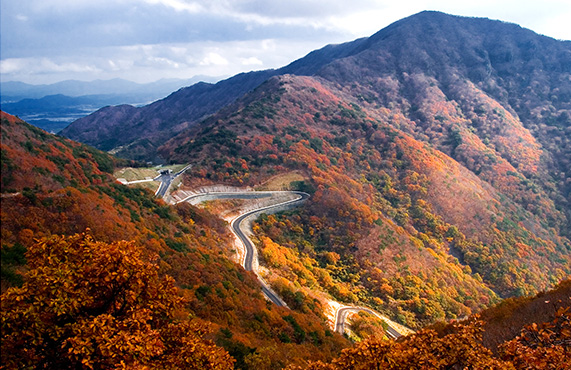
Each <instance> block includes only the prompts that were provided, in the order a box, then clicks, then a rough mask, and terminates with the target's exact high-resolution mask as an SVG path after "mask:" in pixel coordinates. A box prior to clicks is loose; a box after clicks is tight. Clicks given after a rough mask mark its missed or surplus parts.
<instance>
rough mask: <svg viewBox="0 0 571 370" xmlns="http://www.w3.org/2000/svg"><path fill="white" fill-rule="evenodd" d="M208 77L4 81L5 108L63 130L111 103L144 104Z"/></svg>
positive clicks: (40, 124) (25, 118)
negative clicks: (34, 82) (146, 80)
mask: <svg viewBox="0 0 571 370" xmlns="http://www.w3.org/2000/svg"><path fill="white" fill-rule="evenodd" d="M201 80H205V81H210V80H211V79H209V78H208V77H195V78H192V79H188V80H182V79H163V80H159V81H156V82H152V83H147V84H138V83H134V82H131V81H127V80H122V79H113V80H96V81H91V82H84V81H74V80H69V81H62V82H58V83H55V84H49V85H30V84H25V83H22V82H15V81H7V82H4V83H2V88H1V96H2V109H3V110H4V111H6V112H9V113H11V114H14V115H17V116H19V117H20V118H22V119H23V120H25V121H27V122H29V123H31V124H33V125H36V126H38V127H40V128H43V129H45V130H47V131H49V132H54V133H56V132H59V131H60V130H62V129H63V128H65V127H66V126H68V125H69V124H70V123H71V122H73V121H75V120H77V119H79V118H82V117H85V116H87V115H88V114H90V113H92V112H94V111H96V110H98V109H100V108H102V107H105V106H109V105H121V104H131V105H135V106H141V105H146V104H149V103H150V102H152V101H155V100H157V99H160V98H163V97H165V96H166V95H168V94H170V93H171V92H172V91H175V90H178V89H180V88H181V87H184V86H188V85H191V84H193V83H196V82H197V81H201Z"/></svg>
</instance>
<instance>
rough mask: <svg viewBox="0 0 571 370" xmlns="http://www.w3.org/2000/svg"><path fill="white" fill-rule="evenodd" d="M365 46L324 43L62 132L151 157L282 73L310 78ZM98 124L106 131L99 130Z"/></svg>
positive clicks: (90, 119)
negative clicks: (270, 65)
mask: <svg viewBox="0 0 571 370" xmlns="http://www.w3.org/2000/svg"><path fill="white" fill-rule="evenodd" d="M364 42H365V39H360V40H356V41H353V42H350V43H347V44H342V45H328V46H326V47H324V48H323V49H321V50H317V51H314V52H312V53H310V54H308V55H307V56H306V57H305V58H303V59H300V60H298V61H295V62H293V63H291V64H290V65H288V66H286V67H283V68H280V69H278V70H265V71H257V72H249V73H241V74H238V75H236V76H234V77H231V78H229V79H227V80H224V81H220V82H218V83H216V84H207V83H198V84H195V85H192V86H189V87H186V88H183V89H180V90H179V91H177V92H174V93H172V94H171V95H169V96H168V97H166V98H164V99H162V100H159V101H156V102H154V103H152V104H150V105H147V106H144V107H141V108H138V109H136V110H133V114H132V115H129V116H128V117H124V118H120V119H118V120H111V121H110V120H109V115H110V114H112V113H110V110H111V111H112V110H113V108H110V109H105V111H104V112H103V111H98V112H94V113H93V114H91V115H89V116H87V117H84V118H82V119H79V120H77V121H75V122H73V123H72V124H71V125H70V126H69V127H67V128H66V129H65V130H62V132H61V134H62V135H64V136H66V137H69V138H71V139H73V140H77V141H80V142H83V143H87V144H90V145H93V146H95V147H97V148H100V149H102V150H113V151H114V152H116V153H117V155H119V156H124V157H129V158H133V159H154V158H155V154H154V153H155V152H156V148H157V147H158V146H160V145H161V144H162V143H163V142H164V141H165V140H168V139H170V138H171V137H172V136H174V135H175V134H176V133H178V132H180V131H182V130H184V129H185V128H187V127H189V126H190V125H192V124H194V123H196V122H198V121H199V120H200V119H202V118H204V117H206V116H208V115H210V114H212V113H214V112H216V111H217V110H219V109H220V108H222V107H224V106H226V105H228V104H230V103H232V102H233V101H235V100H236V99H237V98H238V97H240V96H241V95H243V94H245V93H246V92H248V91H250V90H252V89H254V88H256V87H257V86H259V85H260V84H261V83H262V82H264V81H266V80H267V79H268V78H270V77H272V76H275V75H280V74H286V73H295V74H313V73H315V72H316V71H317V70H319V69H320V68H321V67H323V66H324V65H325V64H327V63H329V62H331V61H332V60H335V59H336V58H341V57H345V56H348V55H351V54H352V53H355V52H356V51H357V50H359V47H360V46H361V45H362V44H363V43H364ZM118 109H121V110H123V109H124V108H118ZM119 116H120V115H119ZM102 125H105V127H104V128H101V126H102Z"/></svg>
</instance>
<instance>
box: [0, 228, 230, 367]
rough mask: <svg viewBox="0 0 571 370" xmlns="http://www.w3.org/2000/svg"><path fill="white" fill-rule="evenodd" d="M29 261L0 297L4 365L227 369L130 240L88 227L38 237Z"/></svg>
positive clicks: (226, 359)
mask: <svg viewBox="0 0 571 370" xmlns="http://www.w3.org/2000/svg"><path fill="white" fill-rule="evenodd" d="M26 258H27V261H28V265H29V268H30V269H29V272H28V273H27V276H26V278H25V281H24V284H23V285H22V287H19V288H10V289H9V290H8V291H6V293H5V294H3V295H2V333H3V336H2V366H3V367H4V368H6V369H16V368H19V369H21V368H57V369H70V368H74V369H81V368H83V369H102V368H106V369H109V368H163V369H168V368H172V369H175V368H186V369H227V368H232V364H233V359H232V358H231V357H230V356H229V355H228V353H227V352H226V351H225V350H223V349H221V348H219V347H217V346H215V345H214V344H213V343H211V342H209V341H207V340H206V339H204V335H205V334H206V333H207V332H208V326H207V325H206V324H204V323H203V322H199V321H198V320H184V319H183V318H179V317H177V312H179V311H178V308H179V307H180V303H181V298H180V297H179V296H178V295H177V290H176V287H175V286H174V280H173V279H172V278H170V277H168V276H160V275H159V273H158V267H157V265H156V264H154V263H153V262H152V261H150V260H149V258H148V257H146V256H144V255H143V254H142V253H141V251H140V250H139V249H138V248H137V246H136V245H135V243H133V242H126V241H121V242H114V243H111V244H108V243H103V242H97V241H95V240H94V239H93V238H92V237H91V236H90V235H89V231H87V232H86V233H82V234H76V235H73V236H69V237H60V236H53V237H49V238H45V239H43V240H40V241H38V243H36V244H35V245H33V246H32V247H31V248H29V249H28V251H27V253H26ZM179 316H180V315H179Z"/></svg>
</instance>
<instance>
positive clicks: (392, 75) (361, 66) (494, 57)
mask: <svg viewBox="0 0 571 370" xmlns="http://www.w3.org/2000/svg"><path fill="white" fill-rule="evenodd" d="M497 35H502V37H497ZM570 45H571V42H568V41H556V40H553V39H550V38H548V37H544V36H540V35H537V34H535V33H533V32H531V31H529V30H525V29H522V28H521V27H519V26H517V25H513V24H507V23H502V22H498V21H491V20H488V19H478V18H464V17H455V16H450V15H446V14H443V13H438V12H422V13H419V14H416V15H414V16H411V17H409V18H406V19H403V20H401V21H399V22H396V23H394V24H392V25H391V26H389V27H387V28H385V29H383V30H381V31H379V32H378V33H377V34H375V35H373V36H371V37H370V38H365V39H359V40H356V41H353V42H350V43H346V44H341V45H329V46H326V47H324V48H323V49H320V50H316V51H314V52H312V53H310V54H308V55H307V56H306V57H304V58H302V59H300V60H298V61H295V62H293V63H291V64H290V65H288V66H286V67H284V68H281V69H279V70H274V71H261V72H252V73H247V74H241V75H237V76H235V77H233V78H230V79H228V80H225V81H222V82H219V83H218V84H216V85H208V84H197V85H193V86H191V87H188V88H185V89H181V90H180V91H178V92H176V93H174V94H172V95H171V96H169V97H168V98H165V99H164V100H162V101H160V102H157V103H155V104H152V105H151V106H147V107H143V108H140V109H138V110H137V111H135V112H136V113H135V112H133V113H131V114H130V115H129V116H128V117H121V115H117V116H116V117H113V118H110V117H109V115H107V116H105V115H102V114H100V113H99V112H96V113H94V114H93V115H91V116H89V117H86V118H84V119H82V120H79V121H77V122H75V123H73V124H72V125H71V126H70V127H69V128H68V129H67V130H65V131H64V132H63V134H64V135H66V136H68V137H70V138H73V139H76V140H79V141H82V142H86V143H89V144H92V145H95V146H97V147H99V148H101V149H104V150H110V149H113V148H117V147H120V149H121V150H120V151H119V152H118V153H119V154H120V155H122V156H126V157H131V158H135V157H136V158H145V157H146V158H148V159H152V158H154V154H155V153H154V148H156V147H157V146H159V145H161V144H162V141H163V140H165V139H168V138H170V137H172V136H174V135H175V134H176V133H178V132H180V131H181V130H182V129H184V128H185V127H187V126H188V125H189V124H193V123H195V122H197V121H198V120H199V119H201V118H203V117H204V116H206V115H209V114H212V113H214V112H215V111H217V110H218V109H220V108H221V107H223V106H225V105H227V104H229V103H231V102H232V101H234V100H235V99H237V98H238V97H239V96H241V95H242V94H244V93H245V92H247V91H249V90H251V89H253V88H255V87H256V86H258V85H259V84H260V83H261V82H263V81H265V80H266V79H267V78H269V77H271V76H273V75H280V74H285V73H290V74H297V75H314V74H317V75H320V76H323V77H326V78H328V79H329V80H331V81H333V82H336V83H338V84H339V86H343V87H344V89H345V90H346V91H347V92H348V93H350V94H351V95H353V96H354V97H355V99H358V100H359V101H361V102H363V103H367V104H369V105H376V106H385V107H387V105H388V104H389V103H390V104H396V105H397V106H398V107H399V108H400V110H401V111H402V112H403V113H404V114H405V115H407V116H409V117H410V118H411V119H412V121H414V122H417V123H422V122H423V121H424V120H425V118H426V117H424V116H423V112H418V111H417V110H418V104H416V102H415V101H414V99H412V96H411V95H414V94H415V81H416V80H417V79H418V78H419V76H428V77H430V78H432V79H434V81H430V82H429V83H430V84H433V83H434V84H437V86H438V87H439V88H440V89H442V91H443V93H444V96H445V97H447V98H451V97H450V96H449V95H451V94H453V93H454V91H451V89H452V87H453V86H455V85H456V84H457V82H461V83H464V82H466V81H468V82H471V83H473V84H474V85H476V86H477V87H478V88H479V89H480V90H481V91H483V92H484V93H486V95H489V96H490V97H492V98H493V99H494V100H496V101H498V103H499V104H500V105H502V107H504V108H505V109H507V110H508V111H509V112H510V113H512V114H514V113H516V114H517V115H518V116H519V118H520V119H521V120H522V122H523V123H524V125H525V126H526V127H527V128H528V129H530V130H532V133H533V135H534V136H535V137H536V138H537V139H539V140H540V143H541V144H542V145H543V146H545V147H546V148H549V150H550V151H551V152H553V153H555V156H554V158H555V159H554V164H553V167H554V169H556V170H557V171H558V172H563V174H564V175H563V178H559V177H560V176H558V178H557V179H555V180H556V181H557V182H561V183H562V185H561V186H564V187H565V190H564V193H565V195H566V196H568V194H569V186H570V185H568V184H567V185H565V184H566V183H567V182H566V180H565V178H568V177H569V165H570V164H569V161H568V160H567V158H569V157H570V155H569V154H570V153H569V136H568V135H569V134H568V132H566V127H567V126H568V124H569V120H570V118H569V117H570V115H569V113H568V110H569V106H568V105H569V101H570V96H571V95H570V94H571V93H570V91H571V88H570V87H569V84H570V83H569V77H568V76H569V69H570V66H571V46H570ZM403 95H404V96H403ZM552 97H554V99H551V98H552ZM552 100H553V104H551V101H552ZM100 125H102V126H104V127H107V128H106V129H102V130H100V129H99V128H98V127H99V126H100ZM109 128H110V129H109ZM425 128H426V127H425V125H424V124H420V125H416V126H415V127H414V129H416V130H421V129H425ZM411 129H413V128H411ZM99 131H101V132H99ZM554 137H555V138H558V139H557V140H558V141H557V142H561V145H559V144H556V145H554V140H552V139H553V138H554ZM135 142H137V143H135Z"/></svg>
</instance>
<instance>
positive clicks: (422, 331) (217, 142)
mask: <svg viewBox="0 0 571 370" xmlns="http://www.w3.org/2000/svg"><path fill="white" fill-rule="evenodd" d="M64 134H65V135H67V136H69V137H73V138H75V139H78V140H81V141H83V142H85V143H89V144H93V145H96V146H97V147H99V148H100V149H104V150H112V152H114V153H118V154H119V155H120V156H123V157H125V158H130V159H143V160H151V161H152V160H162V161H166V162H170V163H179V164H180V163H184V164H185V165H186V164H189V165H191V166H189V167H188V168H189V169H188V170H187V171H186V172H185V173H184V175H182V178H183V184H182V186H181V187H180V188H178V190H176V189H173V192H175V194H174V195H175V196H176V195H177V194H176V191H179V190H181V193H182V191H187V192H194V191H197V192H198V191H201V188H203V187H205V186H219V187H221V188H225V187H229V186H233V187H242V188H244V189H249V190H256V189H266V190H267V189H270V190H275V189H289V190H299V191H303V192H306V193H308V194H309V198H308V199H307V200H306V201H305V202H304V203H303V206H301V207H296V208H294V209H290V210H287V211H284V212H280V213H277V214H270V215H262V216H260V217H259V218H258V219H257V220H255V222H254V223H253V224H252V232H253V236H252V240H253V242H254V243H255V244H256V247H257V250H258V254H259V257H260V265H261V267H262V270H263V275H264V278H265V279H266V280H267V281H268V283H269V284H270V285H271V287H272V288H273V289H274V290H275V291H276V292H277V293H278V294H279V295H280V296H281V297H282V298H283V299H284V301H285V302H287V304H288V305H289V308H286V307H277V306H275V305H273V304H272V303H271V302H269V301H266V300H265V299H264V297H263V295H262V293H261V290H260V286H259V281H258V280H257V279H256V276H255V275H254V274H253V273H251V272H247V271H245V270H244V269H243V268H242V267H241V266H239V265H238V264H236V263H235V262H232V261H235V260H237V258H236V251H235V250H234V244H233V243H234V236H233V234H232V233H231V232H230V231H229V228H228V224H227V223H226V222H225V221H223V220H222V219H221V218H220V213H222V211H225V212H230V211H231V210H229V208H232V205H233V203H232V202H231V201H227V202H226V203H224V202H222V203H215V202H214V203H212V202H211V203H208V204H207V205H206V206H203V207H200V208H199V207H194V206H191V205H189V204H187V203H180V204H176V205H167V204H166V203H165V202H163V201H162V200H159V199H155V198H154V197H153V194H151V193H150V192H149V191H147V190H144V189H141V188H131V187H127V186H124V185H122V184H119V183H116V182H115V180H114V179H113V177H112V175H111V174H112V173H113V169H114V168H115V167H116V166H118V165H126V164H129V165H134V166H136V165H137V163H135V162H128V161H127V160H126V159H117V158H114V157H112V156H110V155H109V154H107V153H104V152H100V151H99V150H96V149H93V148H90V147H87V146H85V145H82V144H78V143H75V142H72V141H70V140H68V139H63V138H61V137H56V136H53V135H50V134H47V133H45V132H43V131H41V130H38V129H36V128H33V127H31V126H29V125H27V124H26V123H24V122H22V121H20V120H19V119H17V118H15V117H12V116H9V115H6V114H3V115H2V144H1V145H2V146H1V154H2V210H1V221H2V225H1V230H2V291H3V292H4V295H3V298H2V300H3V303H2V304H3V318H2V320H3V321H2V325H3V332H4V331H6V333H8V334H6V335H4V334H3V341H4V342H3V344H6V345H9V346H10V347H9V348H10V349H11V350H10V356H8V355H4V354H3V356H6V357H3V360H2V361H3V363H4V362H5V363H7V364H10V366H11V367H12V368H17V367H19V366H17V365H21V363H19V362H18V361H20V360H18V359H24V358H28V357H30V356H35V357H30V358H35V359H36V360H34V361H36V363H41V364H42V365H43V366H46V367H49V366H55V365H57V366H60V367H61V366H64V365H60V364H59V363H57V361H68V362H65V364H71V365H69V366H76V365H77V364H78V363H79V362H77V361H80V362H81V359H87V360H86V361H88V362H87V363H89V364H97V366H102V367H106V366H107V367H109V366H115V365H117V364H119V362H118V361H119V360H118V359H113V356H111V355H109V356H107V355H106V354H105V353H107V354H109V353H112V352H113V351H111V352H101V351H100V347H98V346H95V347H96V348H95V349H94V347H90V345H88V344H86V343H87V342H89V343H106V344H105V345H109V346H111V345H115V344H116V343H120V342H121V341H119V342H113V341H112V340H111V341H110V340H108V339H109V338H116V336H117V335H118V336H122V338H128V339H125V340H124V342H125V343H136V344H137V345H136V346H134V347H133V348H136V349H135V350H133V352H129V351H127V352H125V353H124V354H122V355H121V357H122V358H123V359H125V361H126V362H127V363H129V365H132V366H147V365H148V366H155V367H161V366H162V367H166V368H169V367H171V368H175V367H177V366H179V367H180V366H183V365H182V364H183V362H180V361H187V360H186V359H194V360H196V361H198V362H195V363H191V364H185V365H184V366H187V367H189V368H192V366H195V368H200V366H203V368H208V366H210V368H229V367H231V366H235V368H241V369H276V368H284V367H288V366H289V367H290V369H297V368H298V367H301V368H310V369H328V370H333V369H335V370H337V369H368V368H375V367H379V368H384V367H387V368H391V366H392V368H403V367H406V368H413V367H415V366H416V367H418V366H420V367H424V368H442V369H444V368H456V367H462V368H464V367H468V368H472V367H473V368H499V369H503V368H505V369H513V368H517V369H520V368H521V369H523V368H530V367H532V368H562V369H563V368H565V367H564V366H565V364H566V363H568V362H569V361H567V360H568V359H569V358H570V357H571V354H570V353H569V348H571V346H570V342H569V341H570V338H569V333H570V327H569V325H570V318H569V312H570V311H569V306H571V301H570V300H569V299H571V297H570V293H569V281H568V279H569V278H570V276H571V240H570V238H571V151H570V146H569V144H570V142H571V42H569V41H558V40H554V39H550V38H548V37H544V36H541V35H537V34H535V33H533V32H532V31H529V30H526V29H522V28H521V27H519V26H517V25H513V24H507V23H503V22H498V21H491V20H488V19H481V18H465V17H455V16H450V15H446V14H443V13H438V12H422V13H419V14H417V15H414V16H411V17H409V18H406V19H403V20H401V21H399V22H396V23H394V24H392V25H391V26H389V27H387V28H385V29H383V30H381V31H379V32H378V33H376V34H375V35H373V36H371V37H369V38H364V39H359V40H356V41H353V42H350V43H346V44H341V45H330V46H327V47H325V48H323V49H320V50H316V51H314V52H312V53H310V54H309V55H308V56H306V57H305V58H302V59H300V60H298V61H295V62H293V63H291V64H290V65H288V66H286V67H283V68H282V69H279V70H269V71H260V72H252V73H249V74H241V75H238V76H235V77H233V78H230V79H228V80H226V81H222V82H220V83H218V84H216V85H209V84H197V85H193V86H191V87H189V88H186V89H182V90H180V91H178V92H175V93H173V94H172V95H170V96H169V97H167V98H165V99H163V100H161V101H158V102H155V103H154V104H151V105H148V106H146V107H141V108H135V107H132V106H120V107H107V108H104V109H102V110H100V111H98V112H96V113H94V114H93V115H91V116H89V117H86V118H85V119H83V120H80V121H77V122H76V123H74V124H72V125H71V126H70V127H69V128H68V129H67V130H66V131H65V132H64ZM185 194H187V193H185ZM181 197H183V196H182V195H181ZM238 203H239V201H237V203H235V204H238ZM235 204H234V205H235ZM78 251H79V252H78ZM82 251H85V253H87V254H89V255H91V254H93V255H94V257H93V258H92V259H89V260H88V261H85V260H82V258H81V256H80V255H78V254H77V253H80V254H81V253H83V252H82ZM125 251H126V252H128V253H125ZM130 254H132V255H133V256H134V257H133V259H130V258H129V255H130ZM108 259H111V260H112V261H113V263H116V264H117V266H120V268H118V271H119V272H120V273H119V272H117V273H115V274H113V271H111V273H110V276H115V277H116V278H118V279H120V278H121V276H125V274H126V275H129V271H131V270H133V271H136V273H137V274H139V275H137V276H138V278H137V279H135V280H130V279H127V282H124V284H123V285H122V283H121V281H120V280H117V281H116V283H117V284H118V285H119V286H121V287H123V286H126V288H125V290H121V293H120V294H123V295H122V296H121V297H119V298H117V296H113V295H112V296H111V297H107V298H106V299H107V301H108V302H112V303H109V304H108V305H106V306H104V307H100V306H97V305H96V304H93V302H91V301H90V300H89V299H84V298H85V297H90V296H99V294H101V292H100V290H103V291H105V286H106V284H101V281H100V280H99V279H101V278H103V279H105V278H106V276H107V274H108V271H107V270H102V271H100V270H98V269H97V264H102V263H100V262H97V261H102V260H108ZM93 271H97V273H92V272H93ZM54 276H55V277H54ZM139 277H140V279H139ZM76 280H77V281H80V282H81V283H77V284H76V283H73V284H70V282H71V281H76ZM41 281H47V282H50V281H53V284H54V287H60V289H55V288H50V287H47V286H45V285H42V284H39V283H38V282H41ZM139 281H143V283H142V285H148V286H149V287H150V288H149V289H147V290H145V289H141V288H140V287H141V283H140V282H139ZM558 284H559V285H558ZM90 285H93V286H94V287H97V288H93V289H94V290H93V291H89V290H88V291H87V292H86V290H85V289H87V288H86V287H88V286H90ZM553 288H556V289H555V290H554V291H551V292H549V293H545V295H543V294H544V293H541V294H540V295H538V296H536V297H535V298H522V297H524V296H533V295H535V294H537V293H538V292H542V291H547V290H550V289H553ZM161 289H164V290H165V291H167V292H168V294H165V295H164V296H162V295H160V294H155V293H156V291H158V290H161ZM145 294H146V295H148V296H149V297H150V300H151V301H152V302H153V303H152V304H151V305H147V304H146V303H145V302H143V301H142V300H140V299H139V297H140V296H144V295H145ZM103 296H104V297H106V296H105V294H103ZM21 297H25V299H24V300H22V298H21ZM78 297H79V298H78ZM82 297H83V298H82ZM131 298H133V299H131ZM329 298H332V299H333V300H335V301H337V302H340V303H342V304H347V305H358V306H366V307H369V308H372V309H374V310H375V311H378V312H380V313H382V314H385V315H386V316H389V317H390V318H391V319H392V320H394V321H396V322H397V323H400V324H402V325H406V326H407V327H409V328H411V329H414V330H416V331H417V333H416V334H414V335H410V336H406V337H404V338H402V339H399V340H396V341H392V340H387V339H386V337H384V339H383V337H382V335H383V333H384V330H385V329H386V328H384V329H383V325H382V324H378V323H375V321H374V319H372V318H370V317H367V316H366V315H361V316H357V317H356V318H354V319H353V320H354V321H353V323H354V325H355V331H354V333H353V334H354V335H353V336H352V337H351V339H352V340H356V341H359V340H362V339H363V338H365V337H367V336H370V338H369V339H368V340H363V341H362V342H361V343H359V344H356V345H355V346H354V347H352V348H349V349H346V350H344V351H343V352H342V349H343V348H345V347H348V346H349V345H350V340H349V338H348V337H343V336H341V335H339V334H338V333H334V332H333V331H332V329H331V323H329V322H328V321H327V313H326V307H325V306H326V304H324V302H327V301H328V300H329ZM121 299H123V301H121ZM103 300H105V299H103ZM83 301H85V303H83ZM107 301H106V302H107ZM5 302H6V303H5ZM120 302H124V304H125V305H127V302H128V304H129V307H130V308H129V310H130V311H129V310H127V309H126V308H125V309H123V308H121V307H123V306H121V303H120ZM542 302H543V303H542ZM90 304H91V306H89V305H90ZM498 304H499V305H498ZM82 305H84V306H82ZM151 306H152V307H151ZM54 307H55V308H54ZM78 307H79V308H78ZM117 307H119V309H118V308H117ZM125 307H126V306H125ZM34 310H39V311H34ZM82 310H83V311H85V312H87V316H82V315H83V314H81V312H83V311H82ZM126 312H129V313H128V314H126ZM478 313H481V316H476V315H477V314H478ZM329 314H330V312H329ZM26 315H27V316H26ZM70 317H72V318H70ZM26 320H29V321H26ZM105 320H109V321H105ZM113 320H115V321H113ZM129 320H131V321H129ZM101 322H109V323H111V322H113V323H114V324H113V325H111V324H110V325H107V326H106V325H104V324H101V325H100V326H97V325H99V324H97V323H101ZM75 324H77V325H78V326H75ZM90 324H94V326H93V327H102V328H106V329H105V330H107V328H110V327H112V328H113V329H109V330H111V331H112V333H111V334H105V335H107V336H105V335H104V334H101V335H99V334H98V333H91V331H89V330H88V332H89V333H90V334H89V335H87V334H85V330H86V329H85V328H87V327H90V328H91V326H90ZM96 324H97V325H96ZM131 324H132V325H131ZM171 324H172V325H171ZM26 325H28V326H30V327H33V328H34V330H31V331H26V330H25V327H26ZM129 325H131V326H129ZM526 325H528V326H526ZM53 326H55V327H56V329H52V327H53ZM375 326H376V327H375ZM134 327H137V328H139V329H140V330H139V331H136V332H130V331H129V330H131V329H129V330H127V329H126V328H134ZM60 328H61V330H60ZM79 328H83V329H79ZM144 328H147V329H148V328H150V329H149V330H146V329H144ZM192 328H194V329H192ZM192 330H194V331H195V332H196V333H195V335H192V334H190V332H189V331H192ZM359 333H361V334H359ZM84 334H85V337H84V336H83V335H84ZM375 334H376V335H375ZM90 335H91V336H90ZM37 338H43V339H42V340H41V341H40V340H39V339H38V340H36V339H37ZM45 338H48V339H49V340H46V341H44V340H45ZM86 338H88V339H89V340H88V339H86ZM141 338H146V339H141ZM90 341H91V342H90ZM153 341H156V343H158V344H157V346H158V347H160V348H162V349H160V350H156V351H155V352H153V351H152V350H150V349H149V348H147V347H145V344H146V343H155V342H153ZM22 343H31V344H29V345H26V346H23V345H22ZM109 343H111V344H109ZM141 343H142V344H141ZM189 343H194V344H192V345H195V346H196V348H198V349H197V350H194V349H192V348H195V347H192V345H191V346H188V345H189ZM157 346H154V347H157ZM45 348H49V351H47V352H45ZM59 348H67V349H68V353H69V357H66V358H65V359H58V358H57V356H55V355H54V353H55V352H54V351H56V349H59ZM106 348H107V347H106ZM175 348H181V352H180V356H178V357H177V356H176V350H175ZM50 351H51V352H50ZM97 351H100V352H97ZM193 351H194V353H195V354H196V356H195V355H187V354H188V353H192V352H193ZM3 353H4V351H3ZM81 354H84V355H85V356H84V355H81ZM212 354H214V355H212ZM82 356H83V357H82ZM106 356H107V357H106ZM193 356H195V357H193ZM213 356H214V357H213ZM230 356H231V357H230ZM334 358H335V359H334ZM194 360H193V361H194ZM54 361H56V362H54ZM74 361H75V362H74ZM97 361H103V362H97ZM114 361H115V362H114ZM177 361H178V362H177ZM200 361H203V362H202V365H200ZM232 363H233V365H232ZM84 364H85V363H84ZM197 364H198V365H197ZM65 366H68V365H65ZM85 366H88V365H85ZM558 366H559V367H558ZM88 367H89V366H88Z"/></svg>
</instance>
